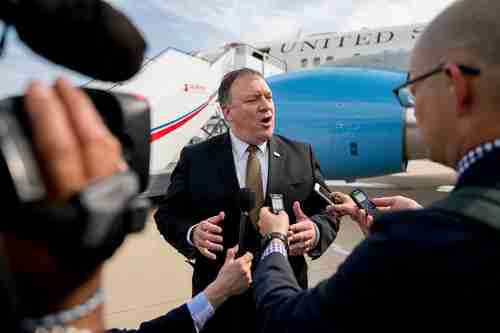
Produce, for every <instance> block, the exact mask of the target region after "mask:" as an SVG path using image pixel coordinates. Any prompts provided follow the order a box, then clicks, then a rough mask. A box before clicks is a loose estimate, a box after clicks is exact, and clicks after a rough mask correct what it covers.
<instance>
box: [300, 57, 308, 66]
mask: <svg viewBox="0 0 500 333" xmlns="http://www.w3.org/2000/svg"><path fill="white" fill-rule="evenodd" d="M308 62H309V61H308V60H307V58H304V59H302V60H301V61H300V66H301V67H303V68H305V67H307V64H308Z"/></svg>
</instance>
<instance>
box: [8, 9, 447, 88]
mask: <svg viewBox="0 0 500 333" xmlns="http://www.w3.org/2000/svg"><path fill="white" fill-rule="evenodd" d="M109 2H111V3H112V4H113V5H115V6H116V7H118V8H120V9H122V10H123V11H124V12H125V13H126V14H127V15H128V16H129V17H130V18H131V19H132V20H133V21H134V23H136V25H137V26H138V27H139V28H140V30H141V31H142V32H143V33H144V35H145V37H146V39H147V41H148V44H149V49H148V55H155V54H157V53H158V52H160V51H161V50H163V49H165V48H167V47H176V48H179V49H182V50H185V51H193V50H206V49H210V48H215V47H218V46H221V45H223V44H224V43H227V42H233V41H241V42H247V43H250V44H251V43H253V42H260V41H268V40H277V39H291V38H295V37H296V36H297V35H298V33H299V31H300V32H301V33H302V34H309V33H321V32H332V31H337V32H345V31H351V30H358V29H361V28H363V27H367V28H376V27H387V26H394V25H404V24H411V23H425V22H427V21H429V20H430V19H431V18H432V17H433V16H435V15H436V14H437V13H438V12H439V11H440V10H441V9H443V8H445V7H446V6H447V5H448V4H450V3H452V2H453V0H432V1H425V4H424V1H423V0H353V1H346V0H337V1H333V0H308V1H302V0H253V1H243V0H239V1H238V0H204V1H200V0H109ZM0 27H2V26H1V24H0ZM52 38H56V37H52ZM62 71H64V70H62V69H61V68H57V67H55V66H52V65H49V64H48V63H47V62H46V61H44V60H41V59H40V58H38V57H37V56H35V55H33V54H32V53H31V52H30V51H29V50H28V49H27V48H26V47H24V46H23V45H21V44H20V43H19V42H18V41H17V37H16V36H15V34H11V36H10V38H9V43H8V45H7V52H6V55H5V56H4V57H2V58H0V73H2V75H1V77H2V80H1V82H0V96H5V95H6V94H11V93H14V92H19V91H21V90H22V89H23V88H24V87H25V86H26V83H27V82H28V81H29V80H30V79H32V78H38V79H43V80H52V79H53V78H54V77H55V76H56V75H58V74H59V73H61V72H62ZM66 73H67V72H66ZM68 75H70V77H71V78H72V79H73V81H74V82H75V83H79V82H83V81H84V79H82V77H79V76H75V75H72V74H68Z"/></svg>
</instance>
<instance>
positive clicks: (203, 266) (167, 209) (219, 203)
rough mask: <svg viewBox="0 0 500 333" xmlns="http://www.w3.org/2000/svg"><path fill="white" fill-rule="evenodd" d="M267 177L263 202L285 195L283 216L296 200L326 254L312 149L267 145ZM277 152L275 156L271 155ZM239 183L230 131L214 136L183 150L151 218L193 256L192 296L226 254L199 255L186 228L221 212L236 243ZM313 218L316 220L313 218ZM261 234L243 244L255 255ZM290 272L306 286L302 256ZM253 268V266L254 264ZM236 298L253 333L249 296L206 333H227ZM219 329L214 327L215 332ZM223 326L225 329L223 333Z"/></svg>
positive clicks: (330, 225) (325, 220) (329, 222)
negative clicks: (316, 230) (315, 228)
mask: <svg viewBox="0 0 500 333" xmlns="http://www.w3.org/2000/svg"><path fill="white" fill-rule="evenodd" d="M268 152H269V174H268V184H267V193H268V195H267V196H266V199H265V203H266V205H269V203H270V202H269V193H281V194H283V195H284V205H285V209H286V211H287V213H288V214H289V215H290V216H292V223H293V222H295V221H294V218H293V217H294V214H293V210H292V204H293V202H294V201H299V202H301V204H302V208H303V210H304V212H305V213H306V214H308V216H311V219H312V220H313V221H314V222H315V223H316V225H317V226H318V227H319V230H320V233H321V239H320V242H319V244H318V246H317V247H316V249H315V255H316V256H319V255H320V254H321V253H322V252H324V251H325V250H326V249H327V247H328V246H329V244H330V243H331V242H332V241H333V240H334V238H335V236H336V231H337V229H336V228H337V226H336V224H335V221H334V220H333V219H332V218H331V217H329V216H328V215H326V214H325V215H322V214H320V213H321V211H322V210H323V209H324V207H325V206H326V205H325V203H324V201H322V199H321V198H320V197H319V196H318V195H317V194H316V193H315V192H314V190H313V185H314V183H315V182H317V181H319V182H323V179H322V177H321V173H320V172H319V165H318V163H317V161H316V160H315V159H314V157H313V153H312V150H311V146H310V145H306V144H303V143H299V142H295V141H291V140H288V139H286V138H283V137H281V136H273V137H272V139H271V140H270V141H269V149H268ZM274 152H276V153H278V156H277V155H276V154H274ZM239 188H240V187H239V184H238V179H237V176H236V171H235V167H234V161H233V153H232V147H231V141H230V136H229V133H226V134H223V135H220V136H217V137H215V138H212V139H210V140H207V141H205V142H202V143H200V144H197V145H193V146H188V147H185V148H184V149H183V150H182V153H181V157H180V159H179V162H178V163H177V166H176V168H175V170H174V172H173V174H172V179H171V184H170V186H169V189H168V193H167V195H166V198H165V200H164V201H163V202H162V203H161V204H160V207H159V209H158V211H157V212H156V214H155V220H156V223H157V226H158V229H159V231H160V232H161V234H162V235H163V236H164V237H165V239H166V240H167V241H168V242H169V243H170V244H171V245H173V246H174V247H175V248H176V249H177V250H179V251H180V252H181V253H182V254H184V255H185V256H186V257H188V258H195V259H196V261H195V265H194V273H193V294H196V293H198V292H199V291H201V290H202V289H204V288H205V287H206V286H207V285H208V284H209V283H210V282H212V281H213V280H215V278H216V276H217V273H218V271H219V269H220V268H221V267H222V265H223V263H224V258H225V253H220V254H218V256H217V260H216V261H212V260H209V259H207V258H205V257H204V256H202V255H201V254H199V253H197V251H196V250H195V249H194V248H193V247H192V246H190V245H189V244H188V243H187V241H186V235H187V232H188V229H189V228H190V227H191V226H193V225H194V224H196V223H198V222H200V221H202V220H204V219H206V218H208V217H210V216H214V215H217V214H218V213H219V212H220V211H224V212H225V214H226V218H225V220H224V221H222V223H221V226H222V229H223V234H222V236H223V239H224V243H223V245H224V248H225V249H228V248H229V247H232V246H234V245H236V244H237V243H238V230H239V216H240V211H239V207H238V204H237V201H236V197H237V193H238V191H239ZM313 215H314V216H313ZM260 240H261V239H260V236H259V235H258V233H257V231H256V230H255V229H254V228H253V227H252V226H248V227H247V228H246V234H245V246H246V247H247V249H249V250H251V251H253V252H254V254H255V252H256V251H257V250H258V249H260ZM290 262H291V265H292V267H293V270H294V274H295V276H296V277H297V279H298V281H299V283H300V285H301V286H302V287H306V286H307V265H306V262H305V259H304V257H303V256H297V257H292V258H290ZM254 266H255V265H254ZM235 298H239V299H240V301H241V302H243V303H244V304H246V305H245V306H244V307H243V308H244V310H243V312H244V313H246V314H247V315H248V316H250V318H252V320H250V321H248V322H249V325H250V326H249V325H246V327H245V328H248V331H249V332H250V331H252V330H253V329H252V328H251V325H253V322H254V317H253V313H254V311H255V304H254V302H253V299H252V296H251V294H250V293H247V294H246V295H243V296H241V297H233V298H232V300H229V301H228V302H226V303H225V304H224V305H222V307H221V308H220V309H219V310H218V311H217V313H216V315H215V316H214V318H213V319H212V320H210V321H209V322H208V324H207V330H208V331H210V329H214V331H218V333H220V331H221V330H222V331H226V330H227V327H228V326H227V325H228V322H227V320H228V318H231V317H232V316H233V314H232V312H233V311H234V309H235V308H236V307H235V304H234V302H235V300H234V299H235ZM217 327H218V328H217ZM224 328H225V329H226V330H224Z"/></svg>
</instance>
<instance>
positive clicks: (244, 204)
mask: <svg viewBox="0 0 500 333" xmlns="http://www.w3.org/2000/svg"><path fill="white" fill-rule="evenodd" d="M238 204H239V206H240V210H241V211H242V212H249V211H251V210H252V209H253V208H254V207H255V192H254V191H252V190H251V189H249V188H242V189H240V191H239V192H238Z"/></svg>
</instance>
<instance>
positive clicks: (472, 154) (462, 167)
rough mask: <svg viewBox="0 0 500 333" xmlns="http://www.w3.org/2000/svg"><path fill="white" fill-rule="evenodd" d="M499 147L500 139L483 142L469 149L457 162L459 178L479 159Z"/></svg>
mask: <svg viewBox="0 0 500 333" xmlns="http://www.w3.org/2000/svg"><path fill="white" fill-rule="evenodd" d="M498 149H500V139H496V140H494V141H489V142H485V143H482V144H480V145H479V146H477V147H476V148H473V149H471V150H469V151H468V152H467V154H465V156H464V157H462V159H461V160H460V161H459V162H458V164H457V172H458V179H460V178H461V177H462V175H463V174H464V173H465V171H467V170H468V169H469V168H470V167H471V166H472V165H474V164H475V163H476V162H477V161H479V160H481V159H482V158H483V157H484V156H486V155H488V154H490V153H491V152H493V151H496V150H498Z"/></svg>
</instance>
